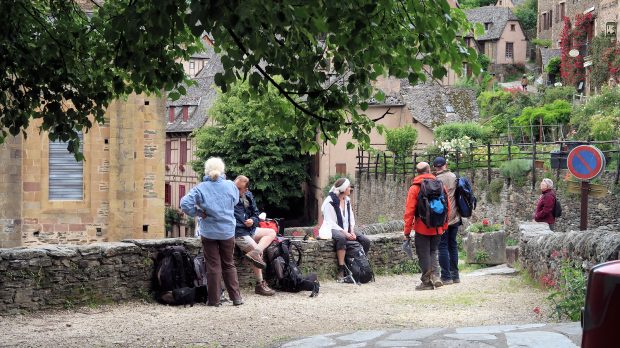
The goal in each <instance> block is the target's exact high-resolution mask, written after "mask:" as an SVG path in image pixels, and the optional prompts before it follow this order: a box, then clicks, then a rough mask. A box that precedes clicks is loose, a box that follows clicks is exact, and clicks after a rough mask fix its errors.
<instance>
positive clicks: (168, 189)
mask: <svg viewBox="0 0 620 348" xmlns="http://www.w3.org/2000/svg"><path fill="white" fill-rule="evenodd" d="M171 196H172V186H170V184H169V183H166V193H165V195H164V202H165V204H166V205H170V202H171V201H172V200H171Z"/></svg>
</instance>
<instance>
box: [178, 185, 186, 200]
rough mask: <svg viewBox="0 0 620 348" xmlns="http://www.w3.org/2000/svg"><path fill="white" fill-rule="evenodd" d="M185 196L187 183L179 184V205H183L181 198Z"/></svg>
mask: <svg viewBox="0 0 620 348" xmlns="http://www.w3.org/2000/svg"><path fill="white" fill-rule="evenodd" d="M183 196H185V185H179V205H181V198H183Z"/></svg>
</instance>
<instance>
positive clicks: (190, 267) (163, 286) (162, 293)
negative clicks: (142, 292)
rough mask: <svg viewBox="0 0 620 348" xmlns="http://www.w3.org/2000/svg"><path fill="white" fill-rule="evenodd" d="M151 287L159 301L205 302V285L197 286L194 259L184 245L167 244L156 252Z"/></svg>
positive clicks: (165, 302) (173, 302) (174, 302)
mask: <svg viewBox="0 0 620 348" xmlns="http://www.w3.org/2000/svg"><path fill="white" fill-rule="evenodd" d="M154 278H155V279H154V284H153V287H154V289H155V293H156V298H157V300H158V301H159V302H161V303H164V304H170V305H187V304H189V305H193V304H194V303H195V302H206V288H207V287H206V285H201V286H199V287H197V286H196V285H197V284H196V281H197V279H198V277H197V276H196V270H195V268H194V260H193V259H192V257H191V255H190V254H189V253H188V252H187V250H186V249H185V247H183V246H180V245H175V246H167V247H166V248H164V249H163V250H161V251H160V252H159V253H158V254H157V260H156V262H155V277H154Z"/></svg>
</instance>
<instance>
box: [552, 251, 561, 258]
mask: <svg viewBox="0 0 620 348" xmlns="http://www.w3.org/2000/svg"><path fill="white" fill-rule="evenodd" d="M559 256H560V252H559V251H557V250H554V251H552V252H551V258H552V259H557V258H558V257H559Z"/></svg>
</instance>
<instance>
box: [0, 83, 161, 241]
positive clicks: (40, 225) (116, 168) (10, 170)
mask: <svg viewBox="0 0 620 348" xmlns="http://www.w3.org/2000/svg"><path fill="white" fill-rule="evenodd" d="M162 105H163V104H162V100H161V99H158V98H152V97H147V96H145V95H130V96H128V97H127V98H126V99H125V100H116V101H114V102H112V103H111V104H110V106H109V107H108V108H107V110H106V114H105V123H103V124H95V125H94V126H93V128H92V129H91V130H90V131H89V132H87V133H84V134H83V136H84V141H83V153H84V156H85V158H86V160H85V162H84V163H83V180H84V186H83V198H82V199H80V200H71V201H67V200H50V199H49V139H48V135H47V133H46V132H41V133H40V132H39V128H38V127H39V125H40V124H41V120H34V121H33V122H31V125H30V127H29V128H28V129H27V134H28V137H27V139H26V140H22V139H21V137H19V138H15V139H8V141H7V142H6V143H5V144H3V145H0V160H2V163H3V164H5V165H3V166H2V168H1V169H0V179H1V180H0V185H2V187H0V188H1V189H0V226H1V228H0V247H15V246H20V245H23V246H34V245H43V244H89V243H95V242H108V241H119V240H121V239H126V238H161V237H163V236H164V197H163V196H164V167H163V165H162V163H163V156H164V141H165V139H164V138H165V134H164V133H165V132H164V129H165V123H164V122H165V119H164V118H163V117H162V115H163V112H164V111H163V106H162Z"/></svg>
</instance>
